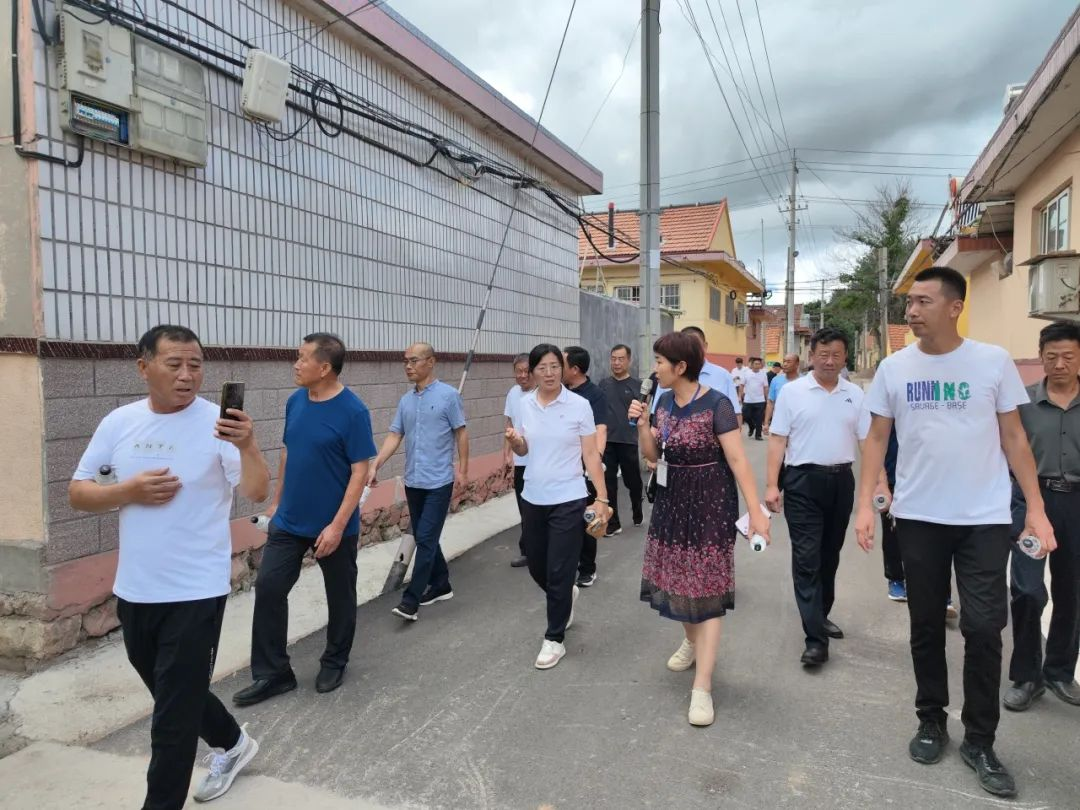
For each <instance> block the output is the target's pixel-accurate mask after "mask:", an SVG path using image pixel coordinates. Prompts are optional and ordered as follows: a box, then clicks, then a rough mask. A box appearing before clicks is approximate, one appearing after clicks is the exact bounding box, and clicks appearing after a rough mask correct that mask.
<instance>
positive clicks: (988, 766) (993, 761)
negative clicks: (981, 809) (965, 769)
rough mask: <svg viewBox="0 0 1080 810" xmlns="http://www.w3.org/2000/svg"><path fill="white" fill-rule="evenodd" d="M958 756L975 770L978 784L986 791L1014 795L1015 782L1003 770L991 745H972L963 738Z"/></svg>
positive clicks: (1007, 795)
mask: <svg viewBox="0 0 1080 810" xmlns="http://www.w3.org/2000/svg"><path fill="white" fill-rule="evenodd" d="M960 756H961V758H962V759H963V760H964V762H966V763H967V764H968V765H970V766H971V767H972V768H973V769H974V770H975V775H976V776H978V778H979V784H980V785H982V789H983V790H985V791H986V792H987V793H993V794H994V795H995V796H1005V797H1009V796H1015V795H1016V782H1014V781H1013V778H1012V776H1010V775H1009V772H1008V771H1007V770H1005V766H1004V765H1002V764H1001V760H999V759H998V758H997V755H996V754H995V753H994V749H993V748H992V747H991V746H989V745H973V744H972V743H969V742H968V741H967V740H964V741H963V742H962V743H961V744H960Z"/></svg>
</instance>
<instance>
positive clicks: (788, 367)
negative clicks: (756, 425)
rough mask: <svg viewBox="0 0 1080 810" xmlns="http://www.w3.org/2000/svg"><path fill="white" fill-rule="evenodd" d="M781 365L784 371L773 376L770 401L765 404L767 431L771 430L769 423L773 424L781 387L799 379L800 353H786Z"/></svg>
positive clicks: (770, 384) (770, 385) (770, 386)
mask: <svg viewBox="0 0 1080 810" xmlns="http://www.w3.org/2000/svg"><path fill="white" fill-rule="evenodd" d="M780 367H781V368H782V369H783V372H782V373H781V374H777V375H776V376H775V377H773V378H772V382H771V383H769V401H768V402H767V403H766V405H765V432H766V433H768V432H769V425H771V424H772V415H773V410H774V409H775V408H776V398H777V397H778V396H780V389H781V388H783V387H784V386H785V385H787V384H788V383H789V382H792V381H794V380H797V379H799V355H797V354H785V355H784V362H783V363H781V364H780Z"/></svg>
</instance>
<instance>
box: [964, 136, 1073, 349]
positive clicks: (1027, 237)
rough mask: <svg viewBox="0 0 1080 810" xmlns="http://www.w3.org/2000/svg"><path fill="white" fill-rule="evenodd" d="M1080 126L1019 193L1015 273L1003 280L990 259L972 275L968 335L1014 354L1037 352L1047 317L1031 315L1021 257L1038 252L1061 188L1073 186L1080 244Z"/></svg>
mask: <svg viewBox="0 0 1080 810" xmlns="http://www.w3.org/2000/svg"><path fill="white" fill-rule="evenodd" d="M1078 153H1080V130H1077V131H1076V132H1074V133H1073V134H1072V135H1070V136H1069V137H1068V138H1066V139H1065V141H1064V143H1062V144H1061V146H1059V147H1058V148H1057V149H1056V150H1055V151H1054V153H1053V154H1052V155H1051V156H1050V157H1049V158H1047V159H1046V160H1045V161H1043V163H1042V165H1041V166H1039V168H1038V169H1036V170H1035V172H1034V173H1033V174H1032V175H1031V177H1029V178H1028V179H1027V181H1026V182H1024V184H1023V185H1022V186H1020V188H1019V189H1017V192H1016V215H1015V217H1016V218H1015V222H1014V227H1013V268H1014V269H1013V273H1012V275H1011V276H1009V277H1008V278H1004V279H999V278H998V277H997V271H996V270H995V269H994V267H993V266H992V265H991V264H989V263H988V264H987V265H985V266H984V267H980V268H979V269H978V270H976V271H975V272H973V273H972V274H971V278H970V279H969V281H968V283H969V292H968V308H969V310H970V312H969V315H968V318H969V328H968V336H969V337H971V338H972V339H974V340H984V341H986V342H988V343H996V344H998V345H999V346H1003V347H1005V348H1006V349H1007V350H1008V351H1009V354H1011V355H1012V356H1013V357H1014V358H1016V359H1024V358H1031V357H1036V356H1037V355H1038V353H1039V351H1038V350H1039V330H1040V329H1042V328H1043V327H1044V326H1046V324H1047V323H1048V321H1045V320H1041V319H1038V318H1030V317H1028V275H1029V270H1028V268H1027V267H1021V266H1020V264H1021V262H1024V261H1027V260H1028V259H1030V258H1031V257H1032V256H1035V255H1037V254H1038V250H1039V213H1040V210H1041V209H1042V207H1043V206H1044V205H1045V204H1046V203H1047V202H1048V201H1049V200H1050V199H1051V198H1053V197H1054V196H1055V195H1056V194H1057V193H1058V192H1060V191H1061V190H1062V189H1064V188H1066V187H1068V186H1070V185H1072V195H1071V198H1070V200H1069V202H1070V206H1069V209H1070V211H1069V248H1070V249H1072V250H1077V249H1080V208H1078V207H1077V195H1078V194H1080V186H1078V185H1077V183H1076V178H1077V177H1080V154H1078Z"/></svg>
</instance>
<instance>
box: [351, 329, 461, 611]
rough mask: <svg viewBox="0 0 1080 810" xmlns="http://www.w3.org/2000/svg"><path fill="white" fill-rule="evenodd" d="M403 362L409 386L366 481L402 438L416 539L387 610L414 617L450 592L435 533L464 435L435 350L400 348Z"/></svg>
mask: <svg viewBox="0 0 1080 810" xmlns="http://www.w3.org/2000/svg"><path fill="white" fill-rule="evenodd" d="M404 362H405V376H406V377H408V378H409V382H411V383H413V388H412V390H411V391H409V392H408V393H407V394H405V396H403V397H402V398H401V401H400V402H399V403H398V407H397V413H396V414H395V415H394V421H393V422H392V423H391V425H390V434H389V435H388V436H387V437H386V440H385V441H384V442H383V446H382V449H381V450H380V451H379V455H378V458H376V459H375V463H374V464H372V465H371V470H370V472H369V473H368V479H369V480H368V485H369V486H375V485H376V484H377V478H376V476H377V474H378V472H379V469H380V468H381V467H382V465H383V464H385V463H386V462H387V460H388V459H389V458H390V457H391V456H392V455H394V453H396V452H397V449H398V448H399V447H400V446H401V441H402V439H404V440H405V498H406V500H407V501H408V503H409V520H410V522H411V523H412V531H413V536H414V537H415V538H416V557H415V559H414V561H413V573H412V580H411V581H410V582H409V587H408V588H406V589H405V593H404V594H403V595H402V597H401V604H399V605H398V606H397V607H396V608H394V610H393V613H394V614H395V615H397V616H400V617H401V618H403V619H405V620H406V621H411V622H415V621H416V620H417V619H418V618H419V609H420V605H425V606H426V605H433V604H435V603H436V602H442V601H444V600H446V599H452V598H453V596H454V591H453V589H452V588H451V587H450V571H449V569H448V568H447V566H446V558H445V557H444V556H443V553H442V549H440V548H439V537H440V536H441V535H442V529H443V523H445V522H446V513H447V512H449V511H450V496H451V495H452V494H453V492H454V481H455V479H456V480H457V481H458V482H459V483H460V485H461V486H465V484H466V483H467V482H468V480H469V478H468V475H469V436H468V433H467V432H466V430H465V411H464V408H463V407H462V404H461V395H460V394H459V393H458V392H457V389H456V388H454V387H453V386H450V385H447V384H446V383H444V382H440V381H439V380H437V379H436V378H435V350H434V349H433V348H432V347H431V344H429V343H414V344H413V345H412V346H410V347H409V348H408V349H406V350H405V360H404ZM455 446H456V447H457V453H458V466H457V471H456V473H455V470H454V448H455Z"/></svg>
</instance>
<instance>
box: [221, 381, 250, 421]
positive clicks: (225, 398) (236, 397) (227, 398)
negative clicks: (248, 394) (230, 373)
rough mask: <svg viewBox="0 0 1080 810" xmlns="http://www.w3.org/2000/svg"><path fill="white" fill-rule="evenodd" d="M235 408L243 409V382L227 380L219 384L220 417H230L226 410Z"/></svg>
mask: <svg viewBox="0 0 1080 810" xmlns="http://www.w3.org/2000/svg"><path fill="white" fill-rule="evenodd" d="M229 408H235V409H236V410H238V411H242V410H244V384H243V383H242V382H227V383H225V384H224V385H222V386H221V418H222V419H231V418H232V417H231V416H229V415H228V414H227V413H226V411H227V410H228V409H229Z"/></svg>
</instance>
